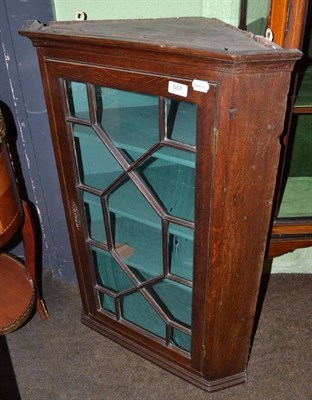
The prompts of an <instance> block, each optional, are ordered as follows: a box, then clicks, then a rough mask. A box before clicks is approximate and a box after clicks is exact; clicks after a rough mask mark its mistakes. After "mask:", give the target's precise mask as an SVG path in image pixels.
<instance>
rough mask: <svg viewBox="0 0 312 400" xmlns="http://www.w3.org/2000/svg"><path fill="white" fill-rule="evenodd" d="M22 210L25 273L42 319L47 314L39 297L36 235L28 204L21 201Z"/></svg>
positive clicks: (45, 317) (46, 316)
mask: <svg viewBox="0 0 312 400" xmlns="http://www.w3.org/2000/svg"><path fill="white" fill-rule="evenodd" d="M22 205H23V211H24V222H23V227H22V235H23V243H24V249H25V266H26V272H27V275H28V276H29V277H30V278H31V279H32V281H33V285H34V288H35V291H36V310H37V312H38V314H39V315H40V318H41V319H42V320H45V319H47V318H48V316H49V314H48V312H47V309H46V307H45V304H44V301H43V299H42V297H41V291H40V288H39V284H38V276H37V274H38V269H37V261H36V237H35V228H34V224H33V220H32V216H31V212H30V209H29V206H28V204H27V203H26V202H24V201H23V202H22Z"/></svg>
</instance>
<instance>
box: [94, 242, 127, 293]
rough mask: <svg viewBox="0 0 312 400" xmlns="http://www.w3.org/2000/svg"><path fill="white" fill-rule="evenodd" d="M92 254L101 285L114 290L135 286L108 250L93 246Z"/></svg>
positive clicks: (118, 290) (119, 290)
mask: <svg viewBox="0 0 312 400" xmlns="http://www.w3.org/2000/svg"><path fill="white" fill-rule="evenodd" d="M92 256H93V263H94V268H95V273H96V279H97V284H98V285H99V286H102V287H105V288H107V289H110V290H112V291H114V292H121V291H123V290H126V289H129V288H131V287H133V283H132V282H131V280H130V279H129V278H128V276H127V275H126V274H125V272H124V271H123V270H122V269H121V267H120V266H119V265H118V264H117V262H116V261H115V260H114V259H113V257H112V256H111V255H110V254H109V253H108V252H106V251H103V250H101V249H98V248H96V247H94V246H93V247H92Z"/></svg>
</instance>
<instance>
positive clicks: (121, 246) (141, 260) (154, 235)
mask: <svg viewBox="0 0 312 400" xmlns="http://www.w3.org/2000/svg"><path fill="white" fill-rule="evenodd" d="M111 227H112V232H113V240H114V246H115V248H116V251H117V252H118V254H119V255H120V257H121V258H122V259H123V261H124V262H125V263H126V264H127V265H128V266H129V267H130V268H131V270H132V272H133V273H134V275H135V276H136V277H137V279H138V280H139V281H141V282H142V281H146V280H148V279H151V278H153V277H156V276H159V275H161V274H162V272H163V260H162V234H161V229H160V222H159V227H158V229H155V228H153V227H151V226H149V225H146V224H144V223H141V222H138V221H135V220H131V219H129V218H125V217H122V216H120V215H119V214H118V213H116V214H115V213H111Z"/></svg>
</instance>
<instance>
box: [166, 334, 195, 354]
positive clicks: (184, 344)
mask: <svg viewBox="0 0 312 400" xmlns="http://www.w3.org/2000/svg"><path fill="white" fill-rule="evenodd" d="M171 341H172V344H173V345H174V346H177V347H179V348H180V349H183V350H186V351H188V352H190V351H191V336H190V335H187V334H186V333H183V332H181V331H178V330H177V329H172V338H171Z"/></svg>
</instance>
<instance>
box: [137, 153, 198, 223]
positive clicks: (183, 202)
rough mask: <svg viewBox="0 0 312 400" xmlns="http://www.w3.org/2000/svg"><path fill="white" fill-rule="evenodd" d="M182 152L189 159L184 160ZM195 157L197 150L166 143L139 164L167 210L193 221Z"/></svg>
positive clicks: (142, 174) (146, 179)
mask: <svg viewBox="0 0 312 400" xmlns="http://www.w3.org/2000/svg"><path fill="white" fill-rule="evenodd" d="M184 153H185V154H184ZM180 156H181V157H184V156H185V158H187V161H185V163H180V162H179V160H180V159H179V157H180ZM190 157H193V160H190ZM194 158H195V154H194V153H187V152H184V151H182V150H177V149H173V148H170V147H166V148H163V149H161V150H159V151H157V152H156V153H154V154H153V155H152V156H151V157H149V158H148V159H147V160H146V161H145V162H144V163H143V164H142V165H141V166H140V167H139V168H138V172H139V173H140V174H141V176H142V177H143V179H144V180H145V182H146V183H147V184H148V186H149V187H150V188H151V189H152V190H153V193H154V195H155V197H156V198H157V199H158V200H159V202H160V203H161V204H162V205H163V206H164V208H165V210H166V211H167V213H168V214H170V215H173V216H176V217H180V218H183V219H186V220H189V221H193V220H194V185H195V170H194V168H193V166H194ZM168 188H170V190H168Z"/></svg>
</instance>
